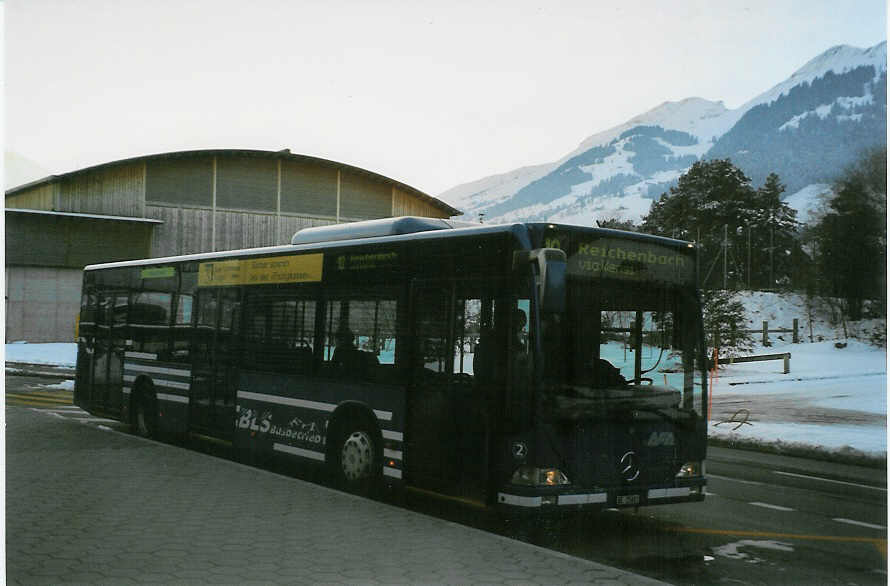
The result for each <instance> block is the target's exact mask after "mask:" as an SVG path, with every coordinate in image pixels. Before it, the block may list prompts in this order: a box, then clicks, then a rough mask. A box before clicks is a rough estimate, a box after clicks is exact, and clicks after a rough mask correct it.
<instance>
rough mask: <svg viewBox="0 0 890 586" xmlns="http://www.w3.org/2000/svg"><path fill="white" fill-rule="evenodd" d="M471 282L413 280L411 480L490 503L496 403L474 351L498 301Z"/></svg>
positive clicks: (408, 464)
mask: <svg viewBox="0 0 890 586" xmlns="http://www.w3.org/2000/svg"><path fill="white" fill-rule="evenodd" d="M473 285H474V284H472V283H455V282H453V281H439V282H435V281H433V282H429V281H428V282H415V284H414V287H413V290H412V307H413V311H412V328H413V336H412V339H413V340H414V344H413V351H414V357H413V361H412V369H411V370H412V383H411V386H410V387H409V390H408V398H407V409H408V418H407V423H406V432H407V437H406V442H407V444H408V445H407V451H406V459H405V467H406V472H407V476H406V481H407V482H408V483H409V484H412V485H415V486H418V487H421V488H426V489H429V490H434V491H436V492H440V493H445V494H450V495H456V496H460V497H463V498H468V499H471V500H476V501H479V502H484V501H485V497H486V495H485V486H486V478H487V470H488V454H489V442H490V438H491V434H490V430H491V414H492V404H491V395H490V394H489V392H488V391H489V390H490V389H489V388H488V387H487V385H486V384H481V381H480V380H479V379H478V377H476V376H475V375H474V357H475V353H476V349H477V347H478V345H479V336H480V330H481V328H482V327H483V326H484V325H485V324H486V323H490V321H491V312H492V300H491V297H490V296H486V295H485V294H484V292H483V286H482V284H481V283H476V284H475V286H473Z"/></svg>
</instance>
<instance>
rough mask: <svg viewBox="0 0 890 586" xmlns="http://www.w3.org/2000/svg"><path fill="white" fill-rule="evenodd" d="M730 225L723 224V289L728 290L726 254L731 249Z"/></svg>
mask: <svg viewBox="0 0 890 586" xmlns="http://www.w3.org/2000/svg"><path fill="white" fill-rule="evenodd" d="M728 230H729V225H728V224H723V290H724V291H726V289H727V286H726V254H727V251H728V249H729V236H728Z"/></svg>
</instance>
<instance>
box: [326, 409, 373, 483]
mask: <svg viewBox="0 0 890 586" xmlns="http://www.w3.org/2000/svg"><path fill="white" fill-rule="evenodd" d="M338 431H339V433H337V435H336V442H335V443H334V452H333V454H332V455H333V465H334V466H333V467H334V470H333V472H334V477H335V478H336V480H337V482H338V484H340V485H342V486H344V487H346V488H349V489H365V488H370V486H371V485H372V484H373V483H374V482H375V481H376V480H377V479H378V478H379V476H380V458H379V456H378V452H379V446H378V445H377V439H376V437H377V434H376V433H374V431H373V430H372V429H371V427H370V426H369V425H368V424H367V423H365V422H363V421H360V420H352V419H351V418H350V420H348V421H344V422H342V424H341V425H339V426H338Z"/></svg>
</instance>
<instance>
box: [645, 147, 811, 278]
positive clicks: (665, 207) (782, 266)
mask: <svg viewBox="0 0 890 586" xmlns="http://www.w3.org/2000/svg"><path fill="white" fill-rule="evenodd" d="M783 191H784V186H782V184H781V183H780V182H779V177H778V176H777V175H775V174H773V175H771V176H770V177H769V178H768V180H767V182H766V184H765V185H764V186H763V187H762V188H760V189H759V190H755V189H754V188H753V187H751V180H750V179H749V178H748V177H747V176H746V175H745V174H744V173H743V172H742V171H741V170H740V169H738V168H737V167H735V166H734V165H733V164H732V162H730V160H729V159H715V160H711V161H698V162H696V163H695V164H693V165H692V167H691V168H690V169H689V170H688V171H687V172H686V173H685V174H684V175H682V176H681V177H680V179H679V180H678V182H677V186H676V187H672V188H671V190H670V194H662V196H661V198H660V199H659V200H657V201H655V202H653V203H652V207H651V208H650V210H649V214H648V215H647V216H646V217H645V218H643V224H642V228H641V231H643V232H648V233H650V234H657V235H661V236H669V237H672V238H679V239H682V240H695V241H697V242H698V243H699V244H700V245H701V252H700V254H701V261H702V265H701V279H702V286H703V287H705V288H712V289H714V288H722V287H723V286H724V271H723V268H724V265H725V267H726V281H725V282H726V285H727V286H728V287H734V288H747V287H748V286H751V287H768V288H772V287H775V286H776V284H777V283H781V282H787V281H789V280H790V276H791V274H790V271H791V266H792V263H791V259H790V258H786V257H789V256H792V255H790V254H787V253H786V251H791V252H793V251H796V250H798V246H797V243H796V241H795V235H796V229H797V222H796V221H795V219H794V216H795V213H796V212H795V211H794V210H792V209H791V208H789V207H788V206H787V205H786V204H784V203H782V201H781V199H780V198H781V194H782V192H783ZM724 246H725V251H724ZM777 251H778V253H777ZM771 253H772V262H770V256H771ZM777 256H778V257H781V260H782V262H776V260H777Z"/></svg>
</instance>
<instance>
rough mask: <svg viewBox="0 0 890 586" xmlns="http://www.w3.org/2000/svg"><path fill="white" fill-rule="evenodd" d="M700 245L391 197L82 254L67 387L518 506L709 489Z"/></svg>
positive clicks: (676, 495)
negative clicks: (307, 219)
mask: <svg viewBox="0 0 890 586" xmlns="http://www.w3.org/2000/svg"><path fill="white" fill-rule="evenodd" d="M696 254H697V251H696V247H695V245H694V244H692V243H688V242H682V241H678V240H673V239H668V238H662V237H655V236H649V235H643V234H637V233H630V232H622V231H617V230H609V229H600V228H590V227H579V226H569V225H559V224H550V223H515V224H504V225H482V224H472V223H465V222H456V221H452V220H445V219H433V218H420V217H400V218H388V219H381V220H370V221H363V222H355V223H348V224H336V225H329V226H320V227H312V228H306V229H303V230H300V231H298V232H297V233H296V234H295V235H294V237H293V239H292V242H291V244H289V245H282V246H273V247H264V248H255V249H246V250H237V251H228V252H212V253H203V254H191V255H185V256H176V257H169V258H154V259H146V260H136V261H127V262H115V263H107V264H98V265H91V266H87V267H86V268H85V270H84V278H83V295H82V302H81V308H80V316H79V331H78V334H77V336H78V337H77V339H78V354H77V376H76V383H75V389H74V402H75V403H76V404H77V405H78V406H80V407H81V408H83V409H85V410H86V411H88V412H90V413H93V414H96V415H101V416H105V417H112V418H115V419H118V420H120V421H122V422H126V423H129V424H131V425H132V429H133V430H134V432H135V433H138V434H140V435H142V436H146V437H158V438H180V437H185V436H186V435H188V434H197V435H200V436H210V437H212V438H215V439H218V440H221V441H223V442H227V443H230V444H231V446H232V453H233V454H234V455H235V456H236V457H237V458H238V459H239V460H241V461H245V462H250V463H262V462H266V461H268V460H270V459H271V458H272V457H275V458H276V459H277V460H278V461H281V459H282V458H283V459H284V461H285V462H287V461H292V462H293V465H294V466H300V465H303V464H306V463H315V464H318V465H321V466H324V467H326V468H327V469H328V470H329V471H330V473H331V474H333V475H334V477H335V478H336V479H337V481H338V482H339V483H341V484H342V485H343V486H345V487H347V488H354V489H359V488H360V487H363V486H393V487H397V488H399V487H401V488H406V489H416V490H419V491H426V492H431V493H435V494H436V495H442V496H444V497H446V498H455V499H459V500H462V501H465V502H470V503H473V504H477V505H481V506H489V507H494V508H496V509H501V510H507V511H529V510H538V511H545V510H547V511H565V510H571V509H582V508H583V509H596V508H615V507H619V508H620V507H640V506H649V505H656V504H663V503H680V502H693V501H701V500H703V499H704V493H705V491H704V486H705V484H706V479H705V473H704V472H705V470H704V461H705V452H706V440H707V424H706V414H707V410H706V405H707V386H706V383H707V381H706V376H705V370H706V369H705V364H706V361H705V347H704V336H703V328H702V318H701V301H700V296H699V293H698V290H697V285H696V283H697V268H696V267H697V262H696Z"/></svg>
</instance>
